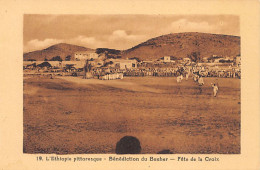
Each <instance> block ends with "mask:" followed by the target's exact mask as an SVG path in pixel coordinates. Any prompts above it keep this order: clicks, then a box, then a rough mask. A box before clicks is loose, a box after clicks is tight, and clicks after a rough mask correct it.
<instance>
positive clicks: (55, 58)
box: [50, 56, 62, 61]
mask: <svg viewBox="0 0 260 170" xmlns="http://www.w3.org/2000/svg"><path fill="white" fill-rule="evenodd" d="M50 61H62V59H61V57H60V56H56V57H52V59H50Z"/></svg>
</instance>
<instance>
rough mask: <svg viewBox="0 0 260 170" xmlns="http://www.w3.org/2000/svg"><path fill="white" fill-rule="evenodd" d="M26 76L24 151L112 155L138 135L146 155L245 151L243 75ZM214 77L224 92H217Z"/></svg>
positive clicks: (143, 152)
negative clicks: (125, 139) (198, 79)
mask: <svg viewBox="0 0 260 170" xmlns="http://www.w3.org/2000/svg"><path fill="white" fill-rule="evenodd" d="M204 81H205V85H204V86H202V87H199V86H198V85H197V84H196V83H195V82H194V81H193V80H191V79H190V80H188V81H185V80H183V82H182V83H180V84H177V83H176V78H173V77H169V78H168V77H126V78H124V79H123V80H110V81H109V80H108V81H104V80H97V79H88V80H85V79H82V78H78V77H55V78H54V79H49V78H44V77H26V78H24V152H25V153H57V154H74V153H78V154H81V153H97V154H100V153H115V146H116V143H117V141H119V140H120V138H122V137H123V136H126V135H127V136H129V135H131V136H135V137H137V138H138V139H139V140H140V142H141V147H142V151H141V153H142V154H147V153H151V154H155V153H157V152H159V151H161V150H164V149H169V150H171V151H172V152H173V153H193V154H195V153H223V154H238V153H240V122H241V121H240V80H239V79H229V78H204ZM211 82H217V83H218V85H219V93H218V96H217V97H213V95H212V87H211V86H210V83H211Z"/></svg>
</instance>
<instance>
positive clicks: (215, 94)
mask: <svg viewBox="0 0 260 170" xmlns="http://www.w3.org/2000/svg"><path fill="white" fill-rule="evenodd" d="M211 86H212V87H213V96H214V97H217V93H218V86H217V85H216V84H212V83H211Z"/></svg>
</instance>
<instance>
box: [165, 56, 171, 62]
mask: <svg viewBox="0 0 260 170" xmlns="http://www.w3.org/2000/svg"><path fill="white" fill-rule="evenodd" d="M163 62H165V63H168V62H171V57H170V56H164V57H163Z"/></svg>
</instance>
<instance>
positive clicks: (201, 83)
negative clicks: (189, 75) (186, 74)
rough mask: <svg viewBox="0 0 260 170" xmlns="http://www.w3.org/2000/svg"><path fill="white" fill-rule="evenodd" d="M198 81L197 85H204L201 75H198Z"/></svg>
mask: <svg viewBox="0 0 260 170" xmlns="http://www.w3.org/2000/svg"><path fill="white" fill-rule="evenodd" d="M198 83H199V86H202V85H204V80H203V78H202V76H200V77H199V80H198Z"/></svg>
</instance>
